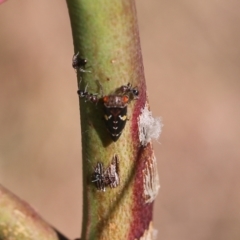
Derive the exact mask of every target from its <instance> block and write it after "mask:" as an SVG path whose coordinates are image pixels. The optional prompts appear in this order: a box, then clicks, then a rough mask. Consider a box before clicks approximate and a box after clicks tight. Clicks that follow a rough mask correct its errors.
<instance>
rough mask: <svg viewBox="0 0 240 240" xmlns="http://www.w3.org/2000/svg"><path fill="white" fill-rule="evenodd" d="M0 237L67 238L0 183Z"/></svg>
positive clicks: (42, 239)
mask: <svg viewBox="0 0 240 240" xmlns="http://www.w3.org/2000/svg"><path fill="white" fill-rule="evenodd" d="M0 239H4V240H8V239H16V240H32V239H41V240H67V238H65V237H64V236H63V235H61V234H60V233H58V232H57V231H56V230H54V229H53V228H52V227H50V226H49V224H47V223H46V222H45V221H44V220H43V219H41V217H40V216H39V215H38V214H37V213H36V212H35V211H34V210H33V209H32V208H31V207H30V205H29V204H27V203H26V202H24V201H22V200H21V199H19V198H18V197H16V196H15V195H14V194H12V193H11V192H9V191H8V190H7V189H5V188H4V187H3V186H1V185H0Z"/></svg>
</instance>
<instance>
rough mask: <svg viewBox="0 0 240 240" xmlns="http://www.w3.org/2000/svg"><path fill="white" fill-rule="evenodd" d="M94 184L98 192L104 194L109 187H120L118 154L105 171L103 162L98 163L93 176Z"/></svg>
mask: <svg viewBox="0 0 240 240" xmlns="http://www.w3.org/2000/svg"><path fill="white" fill-rule="evenodd" d="M92 182H94V183H95V185H96V188H97V189H98V190H100V191H103V192H105V187H107V186H110V187H111V188H115V187H117V186H118V185H119V160H118V156H117V155H116V154H115V155H114V156H113V158H112V162H111V164H110V165H109V167H108V168H107V169H105V170H104V168H103V164H102V163H101V162H98V163H97V166H96V167H95V169H94V172H93V174H92Z"/></svg>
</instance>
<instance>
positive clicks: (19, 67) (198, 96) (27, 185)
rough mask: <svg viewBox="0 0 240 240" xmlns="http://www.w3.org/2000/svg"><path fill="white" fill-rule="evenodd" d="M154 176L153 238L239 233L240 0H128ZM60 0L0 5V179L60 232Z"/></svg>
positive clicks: (67, 33) (70, 89)
mask: <svg viewBox="0 0 240 240" xmlns="http://www.w3.org/2000/svg"><path fill="white" fill-rule="evenodd" d="M137 10H138V19H139V26H140V34H141V43H142V51H143V58H144V66H145V75H146V79H147V84H148V94H149V98H150V103H151V108H152V111H153V113H154V115H155V116H161V117H162V119H163V123H164V128H163V133H162V135H161V138H160V140H159V141H160V144H158V143H157V142H155V144H154V145H155V150H156V156H157V159H158V167H159V174H160V180H161V189H160V194H159V196H158V198H157V200H156V204H155V213H154V214H155V215H154V219H155V227H156V228H157V229H158V231H159V233H158V239H159V240H213V239H214V240H215V239H216V240H226V239H231V240H239V239H240V184H239V183H240V81H239V76H240V1H239V0H230V1H223V0H210V1H196V0H182V1H178V0H170V1H169V0H162V1H157V0H150V1H140V0H138V1H137ZM72 54H73V45H72V38H71V30H70V23H69V18H68V12H67V8H66V4H65V1H59V0H58V1H57V0H51V1H48V0H42V1H32V0H21V1H17V0H9V1H7V2H6V3H4V4H2V5H0V183H1V184H3V185H4V186H6V187H7V188H9V189H10V190H11V191H13V192H14V193H16V194H17V195H18V196H20V197H22V198H23V199H25V200H27V201H28V202H29V203H30V204H31V205H32V206H34V208H35V209H36V210H37V211H38V212H40V213H41V215H42V216H43V217H44V218H45V219H46V220H47V221H48V222H50V223H52V224H53V225H54V226H55V227H57V228H58V229H59V230H60V231H62V232H63V233H64V234H65V235H67V236H68V237H71V238H74V237H77V236H79V233H80V231H81V229H80V228H81V211H82V202H81V187H80V186H81V183H82V179H81V155H80V153H81V151H80V148H79V146H80V127H79V125H80V124H79V110H78V97H77V94H76V90H77V83H76V78H75V73H74V71H73V69H72V68H71V58H72Z"/></svg>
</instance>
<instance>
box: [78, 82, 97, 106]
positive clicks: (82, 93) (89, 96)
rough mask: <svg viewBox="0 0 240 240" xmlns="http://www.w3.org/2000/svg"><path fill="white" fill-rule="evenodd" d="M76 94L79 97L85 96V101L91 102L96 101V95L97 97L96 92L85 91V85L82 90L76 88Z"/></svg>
mask: <svg viewBox="0 0 240 240" xmlns="http://www.w3.org/2000/svg"><path fill="white" fill-rule="evenodd" d="M77 94H78V95H79V97H80V98H85V102H87V101H89V102H92V103H97V102H98V97H97V95H98V94H97V93H89V92H87V86H86V87H85V89H84V90H78V91H77Z"/></svg>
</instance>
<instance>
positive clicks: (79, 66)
mask: <svg viewBox="0 0 240 240" xmlns="http://www.w3.org/2000/svg"><path fill="white" fill-rule="evenodd" d="M86 64H87V59H84V58H81V57H79V52H78V53H76V54H74V55H73V58H72V67H73V68H74V69H76V70H79V71H80V72H90V71H88V70H86V69H85V66H86Z"/></svg>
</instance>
